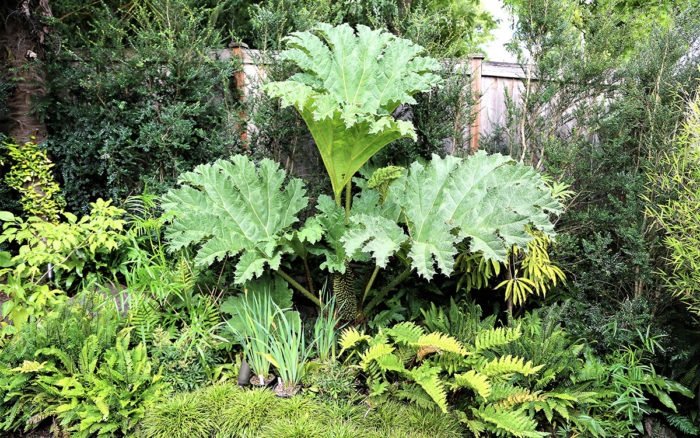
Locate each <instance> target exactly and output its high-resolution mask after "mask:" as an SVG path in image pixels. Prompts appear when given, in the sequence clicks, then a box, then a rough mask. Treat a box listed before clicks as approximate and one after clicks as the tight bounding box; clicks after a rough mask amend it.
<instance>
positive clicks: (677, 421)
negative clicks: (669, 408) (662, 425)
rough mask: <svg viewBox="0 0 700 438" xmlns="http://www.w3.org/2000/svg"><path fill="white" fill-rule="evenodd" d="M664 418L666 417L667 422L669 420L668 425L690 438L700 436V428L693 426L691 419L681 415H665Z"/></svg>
mask: <svg viewBox="0 0 700 438" xmlns="http://www.w3.org/2000/svg"><path fill="white" fill-rule="evenodd" d="M664 416H665V417H666V420H668V424H670V425H671V426H673V427H675V428H676V429H678V430H679V431H681V432H682V433H684V434H686V435H690V436H698V435H700V428H698V427H697V426H696V425H695V424H693V422H692V421H691V420H690V418H688V417H685V416H683V415H679V414H664Z"/></svg>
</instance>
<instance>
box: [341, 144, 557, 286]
mask: <svg viewBox="0 0 700 438" xmlns="http://www.w3.org/2000/svg"><path fill="white" fill-rule="evenodd" d="M392 204H393V205H395V206H398V208H400V210H401V219H402V220H403V222H404V223H405V225H406V227H407V230H408V237H407V238H406V239H405V241H406V242H407V243H408V245H409V251H408V256H409V257H410V258H411V265H412V267H413V269H415V270H416V271H417V272H418V274H419V275H421V276H422V277H425V278H427V279H430V278H432V277H433V275H435V273H436V266H437V269H439V270H440V271H441V272H442V273H443V274H445V275H449V274H451V273H452V270H453V265H454V258H455V256H456V254H457V252H458V251H457V248H456V247H455V246H456V245H457V244H458V243H460V242H462V241H463V240H465V239H468V241H469V249H470V251H471V252H480V253H482V254H483V257H484V258H485V259H486V260H495V261H499V262H502V261H505V259H506V256H507V254H508V249H509V248H512V247H513V245H517V246H519V247H522V248H525V247H527V243H528V242H530V241H531V240H532V239H533V238H534V237H533V236H532V234H531V233H528V230H527V228H526V226H529V227H530V228H533V229H539V230H541V231H542V232H543V234H544V235H546V236H550V237H552V236H554V226H553V224H552V223H551V222H550V220H549V216H548V214H549V213H554V214H559V213H561V211H562V209H561V206H560V205H559V203H558V202H557V200H556V199H554V198H553V197H552V194H551V190H549V189H548V188H547V187H546V186H545V184H544V182H543V180H542V177H541V175H540V174H539V173H537V172H536V171H535V170H534V169H533V168H531V167H528V166H524V165H522V164H518V163H515V162H514V161H512V160H511V159H510V158H508V157H505V156H503V155H500V154H494V155H487V154H486V153H485V152H483V151H480V152H477V153H476V154H474V155H473V156H471V157H469V158H467V159H465V160H461V159H459V158H456V157H452V156H448V157H445V158H439V157H437V156H434V157H433V159H432V161H430V162H429V163H428V164H427V165H423V164H420V163H414V164H413V165H412V166H411V169H410V172H409V173H408V175H407V176H406V177H404V178H402V179H399V180H398V181H396V182H395V183H394V184H393V185H392V186H391V187H390V188H389V191H388V194H387V196H386V200H385V201H384V203H383V204H382V205H381V207H382V209H385V210H387V209H390V208H391V207H390V206H391V205H392ZM370 216H372V215H366V216H361V215H356V216H353V215H351V217H350V221H351V222H352V223H355V224H357V225H358V226H360V227H362V228H360V230H359V231H358V230H353V231H352V232H349V233H348V236H346V237H343V241H344V242H345V248H346V250H347V249H355V248H363V250H365V251H367V250H368V249H369V250H372V253H373V257H375V259H377V263H378V264H380V266H383V264H384V263H386V259H387V257H388V256H390V255H391V254H392V253H393V252H395V251H396V250H397V248H399V247H400V246H401V245H402V244H403V242H402V241H401V240H402V238H404V236H405V235H404V234H403V233H399V232H398V231H396V230H395V229H392V228H391V227H389V226H386V225H385V222H386V221H384V220H382V219H381V218H379V217H377V214H375V215H374V216H373V217H371V218H370ZM370 244H371V245H370ZM378 245H382V247H383V249H384V251H378V250H377V249H376V247H377V246H378Z"/></svg>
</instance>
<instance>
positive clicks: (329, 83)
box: [264, 23, 441, 204]
mask: <svg viewBox="0 0 700 438" xmlns="http://www.w3.org/2000/svg"><path fill="white" fill-rule="evenodd" d="M286 42H287V46H288V49H287V50H285V51H283V52H282V53H281V54H280V57H281V59H285V60H289V61H291V62H293V63H294V64H296V65H297V66H298V67H299V68H300V69H301V73H298V74H295V75H294V76H292V77H291V78H289V79H288V80H287V81H283V82H272V83H269V84H267V85H265V87H264V89H265V90H266V91H267V93H269V94H270V95H272V96H274V97H281V98H282V104H283V105H284V106H289V105H293V106H294V107H295V108H296V109H297V110H298V111H299V114H301V117H302V118H303V119H304V121H305V122H306V124H307V126H308V127H309V130H310V131H311V134H312V135H313V138H314V140H315V142H316V146H317V147H318V150H319V152H320V153H321V157H322V159H323V164H324V165H325V166H326V170H327V171H328V175H329V176H330V179H331V183H332V185H333V192H334V194H335V199H336V202H337V203H338V204H340V194H341V192H342V190H343V187H345V185H346V184H347V183H349V182H350V181H351V180H352V177H353V175H354V174H355V172H357V171H358V170H359V169H360V167H362V165H363V164H364V163H365V162H367V160H369V158H370V157H372V156H373V155H374V154H376V153H377V152H378V151H379V150H380V149H382V148H383V147H384V146H386V145H387V144H389V143H391V142H392V141H394V140H397V139H399V138H404V137H411V138H414V139H415V136H416V134H415V130H414V128H413V124H411V123H410V122H407V121H401V120H395V119H394V118H393V117H392V116H391V113H392V112H394V110H395V109H396V108H397V107H398V106H399V105H401V104H412V103H415V99H414V98H413V97H412V96H413V95H414V94H416V93H418V92H425V91H430V89H431V88H432V87H433V86H435V85H438V84H439V83H440V82H441V78H440V77H439V76H438V75H436V74H435V73H434V72H435V71H437V70H438V69H439V68H440V67H439V64H438V62H437V61H436V60H434V59H432V58H428V57H421V56H419V55H420V54H421V53H422V52H423V48H422V47H421V46H418V45H416V44H413V43H412V42H411V41H409V40H405V39H401V38H396V37H395V36H393V35H392V34H390V33H387V32H382V31H380V30H371V29H370V28H368V27H366V26H357V32H355V31H353V29H352V28H351V27H350V26H349V25H347V24H343V25H341V26H335V27H334V26H331V25H329V24H323V23H322V24H319V25H318V26H317V27H315V28H314V29H313V30H311V31H309V32H296V33H293V34H292V35H291V36H289V37H287V38H286Z"/></svg>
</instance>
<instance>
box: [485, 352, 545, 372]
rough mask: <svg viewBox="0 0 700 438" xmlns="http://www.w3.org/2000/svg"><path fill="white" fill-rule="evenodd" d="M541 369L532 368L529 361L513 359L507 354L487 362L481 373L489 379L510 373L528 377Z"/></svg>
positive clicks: (540, 366) (539, 366) (539, 367)
mask: <svg viewBox="0 0 700 438" xmlns="http://www.w3.org/2000/svg"><path fill="white" fill-rule="evenodd" d="M541 368H542V365H538V366H533V365H532V362H531V361H527V362H525V360H524V359H523V358H518V357H513V356H511V355H510V354H509V355H508V356H501V357H500V358H496V359H493V360H492V361H490V362H487V363H486V364H485V365H484V368H483V369H482V370H481V371H482V372H483V373H484V374H486V375H487V376H489V377H493V376H502V375H508V374H512V373H520V374H522V375H524V376H529V375H531V374H534V373H536V372H537V371H539V370H540V369H541Z"/></svg>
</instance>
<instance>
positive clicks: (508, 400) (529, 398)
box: [495, 388, 547, 410]
mask: <svg viewBox="0 0 700 438" xmlns="http://www.w3.org/2000/svg"><path fill="white" fill-rule="evenodd" d="M545 400H547V396H546V395H543V394H540V392H539V391H535V392H531V391H529V390H527V389H525V388H514V391H512V392H511V393H510V394H508V396H507V397H505V398H503V399H501V400H499V401H498V403H496V405H495V406H496V407H498V408H501V409H505V410H510V409H512V408H513V407H514V406H517V405H521V404H523V403H529V402H542V401H545Z"/></svg>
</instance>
